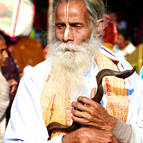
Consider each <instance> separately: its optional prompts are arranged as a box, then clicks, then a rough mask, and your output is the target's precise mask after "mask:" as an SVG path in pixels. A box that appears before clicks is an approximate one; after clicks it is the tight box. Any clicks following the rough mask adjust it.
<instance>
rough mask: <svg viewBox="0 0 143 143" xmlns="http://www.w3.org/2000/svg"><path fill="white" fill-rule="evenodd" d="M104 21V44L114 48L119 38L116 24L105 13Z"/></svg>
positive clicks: (111, 48)
mask: <svg viewBox="0 0 143 143" xmlns="http://www.w3.org/2000/svg"><path fill="white" fill-rule="evenodd" d="M104 21H105V22H104V33H103V38H102V39H103V45H104V46H105V47H107V48H109V49H110V50H113V47H114V45H115V44H116V40H117V28H116V24H115V22H114V21H113V20H112V19H111V18H110V16H109V15H107V14H104Z"/></svg>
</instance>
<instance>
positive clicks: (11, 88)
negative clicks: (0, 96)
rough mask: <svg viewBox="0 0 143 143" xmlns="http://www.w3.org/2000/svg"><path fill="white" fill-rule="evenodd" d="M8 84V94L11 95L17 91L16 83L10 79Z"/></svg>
mask: <svg viewBox="0 0 143 143" xmlns="http://www.w3.org/2000/svg"><path fill="white" fill-rule="evenodd" d="M8 83H9V85H10V94H13V93H14V92H15V91H16V90H17V82H16V80H15V79H13V78H12V79H10V80H8Z"/></svg>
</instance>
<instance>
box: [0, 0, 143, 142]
mask: <svg viewBox="0 0 143 143" xmlns="http://www.w3.org/2000/svg"><path fill="white" fill-rule="evenodd" d="M54 6H55V7H54V11H53V14H54V20H53V23H54V27H53V28H54V29H53V30H54V33H53V42H52V44H51V45H50V46H49V47H50V48H49V50H48V54H49V55H48V58H47V59H46V60H45V61H43V62H42V63H40V64H38V65H36V66H35V67H32V68H27V69H26V71H25V73H24V76H23V77H22V79H21V81H20V83H19V87H18V90H17V94H16V97H15V99H14V102H13V105H12V109H11V117H10V120H9V123H8V126H7V130H6V134H5V137H4V138H3V141H2V143H13V142H15V143H118V142H121V143H143V128H142V127H143V116H142V115H143V96H142V93H143V81H142V80H141V78H140V77H139V76H138V75H137V74H136V73H134V74H133V75H131V76H130V77H128V78H126V79H125V80H124V79H121V78H116V77H114V76H107V77H105V78H104V79H103V83H102V84H103V86H104V92H103V93H104V94H103V98H102V100H101V102H100V103H101V104H100V103H98V102H96V101H93V100H92V99H91V98H92V97H93V96H95V94H96V89H97V81H96V75H97V74H98V72H99V71H101V70H103V69H112V70H116V71H125V70H130V69H132V66H131V65H130V64H129V63H128V62H127V61H126V60H124V59H120V58H119V57H118V56H117V55H116V54H114V53H113V52H111V51H110V50H109V49H107V48H106V47H104V46H103V45H102V44H101V42H100V40H98V35H97V34H99V33H100V30H101V29H102V28H103V25H104V20H103V14H104V4H103V2H102V0H54ZM73 121H74V122H77V123H79V124H81V125H82V127H81V128H79V129H76V130H75V131H72V132H66V131H65V132H64V131H63V130H60V129H59V130H58V129H57V130H54V131H53V133H52V135H51V138H50V139H49V140H48V138H49V133H48V131H49V130H48V127H49V125H51V123H54V122H57V123H59V124H61V125H63V126H70V125H71V124H72V122H73Z"/></svg>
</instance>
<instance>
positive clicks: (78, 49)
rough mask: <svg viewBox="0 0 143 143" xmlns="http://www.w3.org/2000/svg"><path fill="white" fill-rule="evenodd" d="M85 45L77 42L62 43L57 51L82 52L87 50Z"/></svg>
mask: <svg viewBox="0 0 143 143" xmlns="http://www.w3.org/2000/svg"><path fill="white" fill-rule="evenodd" d="M85 49H86V48H85V47H84V46H83V45H75V44H66V43H61V44H59V45H58V46H57V48H56V49H55V50H56V51H57V52H58V51H60V52H63V53H64V52H82V51H85Z"/></svg>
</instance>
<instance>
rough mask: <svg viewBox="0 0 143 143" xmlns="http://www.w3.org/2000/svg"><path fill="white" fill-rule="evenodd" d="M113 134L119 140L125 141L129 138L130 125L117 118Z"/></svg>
mask: <svg viewBox="0 0 143 143" xmlns="http://www.w3.org/2000/svg"><path fill="white" fill-rule="evenodd" d="M113 134H114V136H115V137H116V138H117V140H118V141H119V142H122V143H127V142H129V141H130V139H131V135H132V127H131V125H129V124H126V123H124V122H122V121H120V120H118V119H117V122H116V125H115V128H114V130H113Z"/></svg>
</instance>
